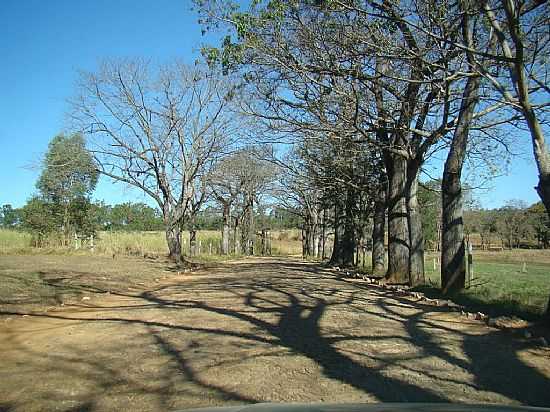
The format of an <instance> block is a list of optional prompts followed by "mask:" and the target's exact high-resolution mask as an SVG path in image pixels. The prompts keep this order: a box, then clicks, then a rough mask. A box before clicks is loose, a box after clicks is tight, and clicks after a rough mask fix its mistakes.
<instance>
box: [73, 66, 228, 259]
mask: <svg viewBox="0 0 550 412" xmlns="http://www.w3.org/2000/svg"><path fill="white" fill-rule="evenodd" d="M235 92H236V91H235V87H234V86H233V85H232V84H231V83H230V82H228V81H227V80H226V79H223V78H222V77H220V76H218V75H217V74H215V73H213V72H212V71H210V70H208V69H206V68H205V67H202V66H195V67H188V66H185V65H183V64H180V63H172V64H168V65H163V66H160V67H152V66H151V65H150V64H148V63H146V62H144V61H142V60H121V61H108V62H104V63H103V64H102V65H101V67H100V69H99V71H98V72H96V73H86V72H84V73H82V74H81V76H80V82H79V88H78V95H77V97H76V98H74V99H73V100H72V118H73V119H74V121H75V124H76V125H77V126H78V127H79V129H81V130H82V131H84V132H85V133H86V134H87V135H88V136H89V138H90V144H89V146H90V149H91V151H92V153H93V154H94V156H95V158H96V160H97V162H98V164H99V165H100V172H101V173H102V174H103V175H105V176H107V177H109V178H111V179H114V180H115V181H118V182H123V183H126V184H128V185H131V186H133V187H136V188H138V189H140V190H142V191H143V192H144V193H145V194H147V195H148V196H149V197H151V198H152V199H153V200H154V201H155V202H156V203H157V204H158V206H159V208H160V210H161V211H162V216H163V219H164V224H165V227H166V240H167V243H168V249H169V256H170V258H171V259H172V260H173V261H175V262H177V263H181V262H183V257H182V248H181V230H182V226H183V225H184V223H185V222H187V220H188V219H190V218H192V217H193V215H194V214H195V213H196V212H197V211H198V210H199V209H200V206H201V204H202V203H203V202H204V200H205V195H206V178H207V176H208V172H209V170H211V168H212V167H213V165H214V164H215V163H216V162H217V161H218V160H219V158H220V156H221V155H222V154H223V153H224V151H225V150H226V149H227V148H228V146H230V145H231V144H232V140H233V139H234V138H236V136H238V132H237V126H238V125H237V123H236V121H235V116H234V115H233V113H232V112H231V110H230V109H231V106H232V104H233V99H234V95H235Z"/></svg>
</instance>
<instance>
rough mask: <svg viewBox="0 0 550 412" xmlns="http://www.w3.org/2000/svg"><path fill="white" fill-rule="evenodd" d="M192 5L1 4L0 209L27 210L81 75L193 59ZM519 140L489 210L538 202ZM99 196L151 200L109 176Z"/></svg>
mask: <svg viewBox="0 0 550 412" xmlns="http://www.w3.org/2000/svg"><path fill="white" fill-rule="evenodd" d="M191 6H192V3H191V0H156V1H151V0H147V1H146V0H116V1H113V0H110V1H108V0H87V1H74V0H48V1H45V0H2V1H0V56H1V61H2V63H1V64H0V91H1V92H0V144H1V146H0V147H1V150H0V204H5V203H11V204H12V205H14V206H16V207H18V206H22V205H23V204H24V203H25V201H26V200H27V199H28V198H29V197H30V196H31V195H32V193H33V192H34V190H35V189H34V183H35V181H36V178H37V175H38V172H37V171H36V170H29V168H28V166H29V165H32V164H35V163H36V161H37V159H39V158H40V155H41V154H43V153H44V151H45V150H46V148H47V145H48V142H49V141H50V139H51V138H52V137H53V136H54V135H55V134H57V133H59V132H61V131H63V129H64V128H65V125H66V123H65V120H64V115H65V112H66V110H67V107H68V105H67V103H66V99H67V98H69V97H71V96H72V94H73V93H74V86H75V81H76V77H77V71H78V70H79V69H83V70H89V71H93V70H94V69H95V68H96V66H97V64H98V62H99V61H100V60H101V59H103V58H110V57H145V58H148V59H151V60H153V61H156V62H162V61H167V60H170V59H172V58H178V59H183V60H184V61H187V62H188V63H193V62H194V61H195V59H196V58H197V57H198V56H199V53H198V49H199V48H200V45H201V44H202V43H204V42H205V39H204V37H203V36H202V35H201V30H200V26H199V25H198V23H197V16H196V14H195V13H194V12H193V11H192V10H191ZM520 138H521V141H524V142H525V144H523V143H522V144H521V145H522V146H524V147H525V149H526V150H525V152H526V153H527V154H528V156H524V158H521V159H517V160H515V161H514V163H513V166H512V168H511V170H510V173H509V174H508V175H507V176H503V177H500V178H498V179H495V180H494V181H492V182H491V184H490V186H492V189H491V190H490V191H488V192H485V193H482V194H480V200H481V203H482V205H483V206H484V207H498V206H501V205H502V204H504V202H505V201H506V200H508V199H514V198H516V199H523V200H525V201H526V202H528V203H533V202H536V201H538V197H537V194H536V192H535V190H534V189H533V187H534V186H535V185H536V183H537V172H536V168H535V165H534V162H533V161H532V160H531V158H532V156H530V155H529V154H530V151H529V144H530V142H529V139H528V137H527V136H520ZM525 158H527V159H525ZM95 198H97V199H100V200H105V201H106V202H107V203H119V202H123V201H127V200H136V201H144V200H145V198H144V196H143V195H141V194H139V193H138V192H136V191H133V190H130V189H128V188H125V187H123V186H121V185H120V184H117V185H114V184H113V183H112V182H110V181H108V180H106V179H105V178H103V179H101V180H100V183H99V185H98V188H97V190H96V193H95Z"/></svg>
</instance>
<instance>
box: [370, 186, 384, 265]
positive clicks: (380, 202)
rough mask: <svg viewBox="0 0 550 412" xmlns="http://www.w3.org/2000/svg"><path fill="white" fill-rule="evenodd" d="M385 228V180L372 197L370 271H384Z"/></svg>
mask: <svg viewBox="0 0 550 412" xmlns="http://www.w3.org/2000/svg"><path fill="white" fill-rule="evenodd" d="M385 230H386V182H385V181H384V182H381V183H380V186H379V189H378V192H377V193H376V198H375V199H374V216H373V229H372V273H373V274H375V275H383V274H384V271H385V265H384V263H385V259H386V249H385V247H384V235H385Z"/></svg>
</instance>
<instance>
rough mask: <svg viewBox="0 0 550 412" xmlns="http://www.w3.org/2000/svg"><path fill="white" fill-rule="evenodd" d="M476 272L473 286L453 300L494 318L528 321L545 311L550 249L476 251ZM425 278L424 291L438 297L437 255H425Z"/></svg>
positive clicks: (548, 292) (548, 289)
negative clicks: (513, 315)
mask: <svg viewBox="0 0 550 412" xmlns="http://www.w3.org/2000/svg"><path fill="white" fill-rule="evenodd" d="M434 258H435V259H436V265H435V266H436V268H435V270H434V264H433V260H434ZM524 263H525V266H526V267H525V269H526V271H525V272H523V266H524ZM473 269H474V270H473V278H472V281H471V285H470V287H469V288H467V289H466V290H464V291H463V292H461V293H460V294H458V295H457V296H455V297H454V300H455V301H456V302H457V303H461V304H464V305H466V306H467V307H468V308H471V309H472V310H479V311H482V312H485V313H489V314H492V315H502V314H515V315H518V316H521V317H524V318H528V319H532V318H534V317H536V316H539V315H541V314H542V313H543V312H544V309H545V308H546V304H547V302H548V296H549V295H550V250H513V251H502V252H476V253H475V254H474V263H473ZM426 278H427V280H428V283H429V287H427V288H425V289H426V290H427V291H428V293H430V294H434V295H437V289H438V288H439V286H440V274H439V264H438V262H437V256H436V255H434V254H428V255H427V256H426Z"/></svg>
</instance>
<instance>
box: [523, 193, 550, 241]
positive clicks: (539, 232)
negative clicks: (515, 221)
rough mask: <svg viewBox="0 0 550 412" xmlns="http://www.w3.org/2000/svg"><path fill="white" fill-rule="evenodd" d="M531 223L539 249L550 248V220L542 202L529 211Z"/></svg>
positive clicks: (531, 207) (532, 206)
mask: <svg viewBox="0 0 550 412" xmlns="http://www.w3.org/2000/svg"><path fill="white" fill-rule="evenodd" d="M527 212H528V215H529V221H530V223H531V226H532V227H533V231H534V233H535V237H536V239H537V241H538V245H539V247H542V248H544V249H547V248H548V247H550V218H548V214H547V213H546V209H545V208H544V205H543V203H542V202H537V203H535V204H534V205H531V206H530V207H529V209H528V211H527Z"/></svg>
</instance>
